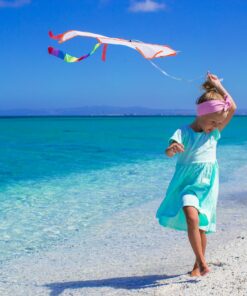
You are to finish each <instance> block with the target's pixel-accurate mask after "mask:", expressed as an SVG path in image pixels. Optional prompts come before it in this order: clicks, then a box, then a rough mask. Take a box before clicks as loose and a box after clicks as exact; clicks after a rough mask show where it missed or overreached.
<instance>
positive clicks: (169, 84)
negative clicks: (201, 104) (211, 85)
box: [0, 0, 247, 109]
mask: <svg viewBox="0 0 247 296" xmlns="http://www.w3.org/2000/svg"><path fill="white" fill-rule="evenodd" d="M246 15H247V1H244V0H225V1H223V0H222V1H221V0H202V1H198V0H197V1H195V0H192V1H184V0H164V1H163V0H159V1H158V0H157V1H155V0H139V1H135V0H60V1H58V0H50V1H48V0H40V1H38V0H15V1H11V0H8V1H7V0H6V1H5V0H2V1H1V0H0V53H1V61H0V65H1V69H0V81H1V91H0V108H1V109H13V108H32V109H39V108H66V107H81V106H85V105H114V106H136V105H138V106H145V107H150V108H168V109H170V108H175V109H176V108H179V109H181V108H185V109H192V108H193V107H194V102H195V100H196V97H197V96H198V95H199V94H200V83H201V82H202V80H197V81H195V82H194V83H188V82H178V81H175V80H172V79H169V78H167V77H165V76H163V75H162V74H161V73H160V72H159V71H157V70H156V69H155V68H154V67H152V66H151V65H150V63H149V62H148V61H147V60H145V59H144V58H143V57H142V56H141V55H140V54H139V53H137V52H136V51H134V50H131V49H129V48H125V47H121V46H113V45H112V46H109V47H108V52H107V60H106V62H102V61H101V50H98V51H97V52H96V53H95V54H94V55H93V56H92V57H90V58H88V59H87V60H85V61H83V62H80V63H74V64H67V63H65V62H63V61H62V60H60V59H56V58H55V57H52V56H49V55H48V54H47V47H48V46H49V45H51V46H54V47H57V48H60V49H61V50H63V51H65V52H68V53H70V54H72V55H75V56H80V55H82V54H85V53H88V52H89V51H90V50H91V48H92V47H93V46H94V44H95V40H93V39H88V38H77V39H73V40H70V41H68V42H65V43H64V44H58V43H57V42H56V41H54V40H50V38H49V37H48V31H49V30H50V29H51V30H52V31H53V32H54V34H58V33H62V32H65V31H67V30H80V31H87V32H94V33H98V34H102V35H106V36H110V37H121V38H126V39H137V40H142V41H144V42H150V43H159V44H167V45H169V46H171V47H172V48H174V49H176V50H180V51H181V52H180V53H179V55H178V56H176V57H167V58H163V59H156V60H155V62H156V63H157V64H158V65H159V66H160V67H162V68H163V69H165V70H166V71H167V72H169V73H170V74H172V75H175V76H179V77H183V78H188V79H190V78H194V77H199V76H201V75H203V74H204V73H206V71H207V70H210V71H211V72H212V73H216V74H217V75H218V76H220V77H223V78H224V85H225V87H226V88H227V89H228V90H229V91H230V92H231V94H232V96H233V97H234V98H235V100H236V102H237V105H238V107H239V108H247V99H246V95H245V92H246V90H245V89H244V87H245V86H246V82H247V79H246V70H247V58H246V52H247V40H246V32H247V20H246Z"/></svg>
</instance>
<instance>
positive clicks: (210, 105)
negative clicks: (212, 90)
mask: <svg viewBox="0 0 247 296" xmlns="http://www.w3.org/2000/svg"><path fill="white" fill-rule="evenodd" d="M224 99H225V101H222V100H209V101H206V102H203V103H201V104H198V105H197V115H198V116H202V115H205V114H209V113H214V112H217V111H221V110H223V109H224V111H227V110H228V109H229V108H230V107H231V100H230V99H229V97H228V96H227V95H225V96H224Z"/></svg>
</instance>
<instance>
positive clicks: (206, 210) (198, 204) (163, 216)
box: [156, 125, 221, 233]
mask: <svg viewBox="0 0 247 296" xmlns="http://www.w3.org/2000/svg"><path fill="white" fill-rule="evenodd" d="M220 137H221V135H220V131H219V130H218V129H214V130H213V131H211V132H210V133H205V132H195V131H194V130H193V129H192V128H191V127H190V126H189V125H184V126H182V127H180V128H179V129H177V130H176V131H175V133H174V134H173V135H172V137H171V138H170V139H169V141H168V143H169V145H170V144H171V143H172V141H177V142H178V143H181V144H183V145H184V152H181V153H178V154H176V157H177V162H176V168H175V172H174V175H173V177H172V180H171V182H170V184H169V186H168V188H167V191H166V195H165V198H164V199H163V201H162V202H161V204H160V206H159V208H158V210H157V212H156V218H157V219H158V220H159V223H160V225H162V226H165V227H169V228H173V229H177V230H185V231H187V222H186V217H185V214H184V211H183V207H184V206H193V207H195V208H196V209H197V210H198V212H199V228H200V229H202V230H204V231H205V232H206V233H213V232H215V231H216V205H217V200H218V192H219V167H218V162H217V159H216V147H217V142H218V140H219V139H220Z"/></svg>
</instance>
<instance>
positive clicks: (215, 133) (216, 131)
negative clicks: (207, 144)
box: [213, 128, 221, 141]
mask: <svg viewBox="0 0 247 296" xmlns="http://www.w3.org/2000/svg"><path fill="white" fill-rule="evenodd" d="M213 135H214V138H215V140H216V141H218V140H219V139H220V138H221V133H220V130H219V129H218V128H216V129H214V132H213Z"/></svg>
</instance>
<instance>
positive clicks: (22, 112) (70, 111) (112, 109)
mask: <svg viewBox="0 0 247 296" xmlns="http://www.w3.org/2000/svg"><path fill="white" fill-rule="evenodd" d="M237 114H239V115H247V110H237ZM152 115H156V116H158V115H160V116H161V115H167V116H172V115H195V110H193V109H177V110H172V109H152V108H146V107H140V106H131V107H117V106H107V105H98V106H84V107H79V108H56V109H9V110H0V116H152Z"/></svg>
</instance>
